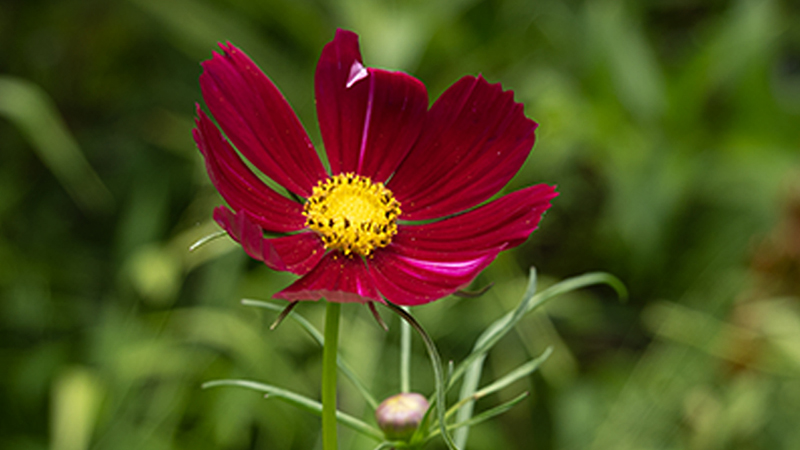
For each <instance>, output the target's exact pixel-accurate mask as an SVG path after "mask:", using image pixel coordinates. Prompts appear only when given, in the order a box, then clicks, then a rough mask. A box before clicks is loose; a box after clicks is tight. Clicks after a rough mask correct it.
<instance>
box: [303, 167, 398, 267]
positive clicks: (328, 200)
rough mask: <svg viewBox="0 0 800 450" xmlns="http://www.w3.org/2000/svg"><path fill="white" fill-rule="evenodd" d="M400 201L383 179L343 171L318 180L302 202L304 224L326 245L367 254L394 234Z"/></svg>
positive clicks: (380, 246)
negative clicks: (377, 181) (375, 179)
mask: <svg viewBox="0 0 800 450" xmlns="http://www.w3.org/2000/svg"><path fill="white" fill-rule="evenodd" d="M400 212H401V211H400V203H399V202H398V201H397V200H395V198H394V196H393V195H392V192H391V191H390V190H389V189H387V188H386V187H385V186H384V185H383V183H373V182H372V180H370V179H369V177H365V176H362V175H356V174H353V173H344V174H339V175H334V176H332V177H330V178H328V179H326V180H324V181H320V182H319V183H318V184H317V186H315V187H314V189H313V191H312V194H311V197H309V198H308V200H307V201H306V203H305V205H304V206H303V215H304V216H305V217H306V226H307V227H308V228H310V229H312V230H314V231H316V232H317V233H319V235H320V237H321V239H322V242H323V244H324V245H325V248H326V249H331V250H339V251H341V252H343V253H344V254H345V255H350V254H352V253H355V254H358V255H361V256H368V255H369V254H370V253H372V251H373V250H375V249H377V248H382V247H386V246H387V245H389V243H390V242H391V241H392V237H393V236H394V235H395V234H397V223H396V220H397V217H398V216H399V215H400Z"/></svg>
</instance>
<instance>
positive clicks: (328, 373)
mask: <svg viewBox="0 0 800 450" xmlns="http://www.w3.org/2000/svg"><path fill="white" fill-rule="evenodd" d="M341 306H342V305H341V303H333V302H328V306H327V308H326V310H325V346H324V347H323V349H322V448H323V450H336V449H337V448H338V447H337V433H336V371H337V367H336V355H337V353H338V347H339V315H340V311H341Z"/></svg>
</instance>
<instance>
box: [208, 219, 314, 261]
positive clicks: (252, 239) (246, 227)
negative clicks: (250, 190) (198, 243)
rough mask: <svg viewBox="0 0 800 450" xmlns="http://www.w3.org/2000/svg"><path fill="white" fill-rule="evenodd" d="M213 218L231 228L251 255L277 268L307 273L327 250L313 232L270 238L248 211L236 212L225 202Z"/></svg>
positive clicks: (233, 235) (226, 228) (235, 236)
mask: <svg viewBox="0 0 800 450" xmlns="http://www.w3.org/2000/svg"><path fill="white" fill-rule="evenodd" d="M214 220H216V221H217V223H218V224H219V225H220V226H221V227H222V228H224V229H225V231H227V232H228V234H229V235H230V236H231V237H232V238H233V239H234V240H235V241H236V242H238V243H239V244H241V246H242V248H243V249H244V251H245V252H247V254H248V255H250V256H251V257H252V258H254V259H258V260H260V261H263V262H264V264H266V265H267V266H268V267H270V268H271V269H274V270H281V271H288V272H292V273H295V274H298V275H304V274H306V273H308V272H309V271H310V270H311V269H313V268H314V267H315V266H316V265H317V264H318V263H319V261H320V260H321V259H322V257H323V256H324V254H325V248H324V247H323V246H322V242H321V241H320V239H319V236H317V235H316V234H314V233H311V232H306V233H298V234H293V235H289V236H283V237H279V238H272V239H267V238H265V237H264V235H263V230H262V229H261V227H259V226H258V225H257V224H256V222H255V220H254V219H253V217H252V216H250V214H249V213H248V212H247V211H240V212H239V213H236V214H235V213H233V212H232V211H231V210H229V209H228V208H226V207H224V206H220V207H218V208H217V209H215V210H214Z"/></svg>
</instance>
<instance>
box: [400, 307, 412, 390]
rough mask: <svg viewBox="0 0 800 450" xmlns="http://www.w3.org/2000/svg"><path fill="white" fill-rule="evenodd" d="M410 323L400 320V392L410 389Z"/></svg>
mask: <svg viewBox="0 0 800 450" xmlns="http://www.w3.org/2000/svg"><path fill="white" fill-rule="evenodd" d="M410 374H411V325H409V324H408V322H406V321H405V320H402V321H400V392H403V393H406V392H409V391H410V390H411V376H410Z"/></svg>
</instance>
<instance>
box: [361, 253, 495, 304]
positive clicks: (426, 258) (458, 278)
mask: <svg viewBox="0 0 800 450" xmlns="http://www.w3.org/2000/svg"><path fill="white" fill-rule="evenodd" d="M500 250H501V249H499V248H498V249H494V250H490V251H483V252H447V253H442V252H424V251H419V250H413V249H411V248H404V247H403V246H400V245H396V244H392V245H391V246H389V247H386V248H384V249H382V250H381V251H380V252H375V255H374V257H373V258H371V259H370V260H369V268H370V275H372V278H373V279H374V280H375V285H376V286H377V287H378V290H380V291H381V293H382V294H383V295H384V296H385V297H386V299H387V300H389V301H390V302H392V303H394V304H396V305H403V306H414V305H422V304H425V303H430V302H432V301H434V300H437V299H440V298H442V297H445V296H447V295H450V294H452V293H453V292H455V291H457V290H458V289H461V288H463V287H466V286H467V285H468V284H469V283H470V282H472V280H473V279H474V278H475V277H476V276H477V275H478V274H479V273H480V272H481V271H482V270H483V269H485V268H486V266H488V265H489V264H490V263H491V262H492V261H494V259H495V258H496V257H497V254H498V253H499V252H500ZM412 254H413V255H414V256H411V255H412Z"/></svg>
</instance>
